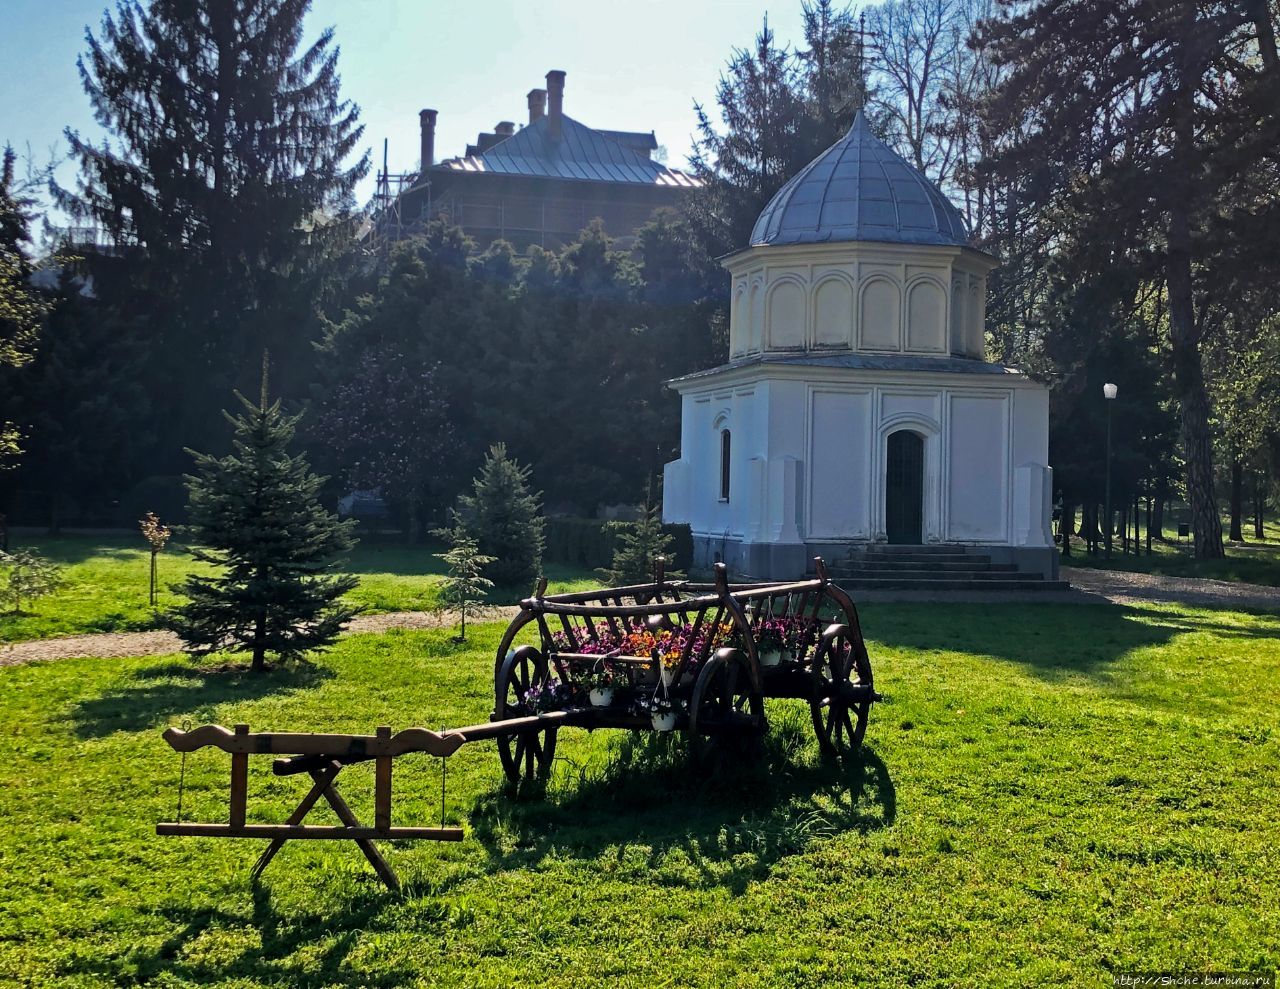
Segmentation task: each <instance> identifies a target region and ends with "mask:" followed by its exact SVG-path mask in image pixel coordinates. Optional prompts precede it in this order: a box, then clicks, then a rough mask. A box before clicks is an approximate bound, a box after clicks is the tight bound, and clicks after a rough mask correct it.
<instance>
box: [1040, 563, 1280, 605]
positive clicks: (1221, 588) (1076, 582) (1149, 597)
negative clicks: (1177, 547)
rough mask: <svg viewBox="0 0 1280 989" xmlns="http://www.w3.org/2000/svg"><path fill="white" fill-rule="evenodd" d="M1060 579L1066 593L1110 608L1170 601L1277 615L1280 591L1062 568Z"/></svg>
mask: <svg viewBox="0 0 1280 989" xmlns="http://www.w3.org/2000/svg"><path fill="white" fill-rule="evenodd" d="M1062 579H1063V580H1069V581H1071V586H1072V591H1069V592H1067V593H1078V594H1079V595H1080V597H1082V598H1089V599H1092V600H1105V601H1109V602H1111V603H1113V604H1141V603H1144V602H1151V601H1172V602H1176V603H1178V604H1189V605H1193V606H1195V605H1202V606H1204V607H1208V608H1261V609H1265V610H1267V611H1280V587H1269V586H1267V585H1266V584H1242V583H1239V582H1238V581H1232V580H1209V579H1207V578H1204V577H1162V576H1160V575H1158V574H1149V573H1125V572H1124V571H1120V570H1095V569H1093V568H1092V567H1063V568H1062Z"/></svg>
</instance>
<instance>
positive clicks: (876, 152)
mask: <svg viewBox="0 0 1280 989" xmlns="http://www.w3.org/2000/svg"><path fill="white" fill-rule="evenodd" d="M852 240H873V241H880V242H882V243H891V244H944V245H956V246H964V245H966V244H968V242H969V232H968V231H967V230H966V229H965V225H964V219H963V218H962V217H961V216H960V211H959V210H957V209H956V208H955V207H954V206H952V205H951V202H950V200H948V199H947V197H946V196H944V195H943V194H942V191H941V190H940V189H938V187H937V186H935V185H934V184H933V183H932V182H930V181H929V180H928V179H927V178H925V177H924V176H923V175H922V174H920V172H918V171H916V169H914V168H912V167H911V166H910V165H908V164H907V163H906V162H905V161H903V159H902V158H900V157H899V156H898V155H897V154H895V153H894V152H893V151H891V150H890V149H889V147H888V146H887V145H886V144H885V143H884V142H883V141H881V140H880V139H879V138H878V137H876V136H875V135H874V134H872V133H871V127H870V126H869V125H868V124H867V120H866V117H865V116H864V115H863V113H862V111H861V110H859V111H858V113H857V116H855V117H854V118H853V126H852V127H850V128H849V133H848V134H846V135H845V136H844V137H842V138H841V139H840V140H839V141H837V142H836V143H835V144H833V145H831V147H829V148H827V150H826V151H824V152H823V153H822V154H820V155H819V156H818V157H817V158H815V159H814V160H813V161H811V162H810V163H809V164H808V165H806V166H805V168H804V169H803V170H802V171H801V172H800V173H799V174H798V175H796V176H794V177H793V178H792V179H791V181H789V182H788V183H787V184H786V185H784V186H783V187H782V188H781V189H779V190H778V192H777V194H776V195H775V196H774V197H773V198H772V199H771V200H769V205H768V206H766V207H765V208H764V212H762V213H761V214H760V218H759V219H758V220H756V225H755V227H754V228H753V229H752V231H751V246H753V247H755V246H757V245H761V244H770V245H778V244H821V243H828V242H831V241H852Z"/></svg>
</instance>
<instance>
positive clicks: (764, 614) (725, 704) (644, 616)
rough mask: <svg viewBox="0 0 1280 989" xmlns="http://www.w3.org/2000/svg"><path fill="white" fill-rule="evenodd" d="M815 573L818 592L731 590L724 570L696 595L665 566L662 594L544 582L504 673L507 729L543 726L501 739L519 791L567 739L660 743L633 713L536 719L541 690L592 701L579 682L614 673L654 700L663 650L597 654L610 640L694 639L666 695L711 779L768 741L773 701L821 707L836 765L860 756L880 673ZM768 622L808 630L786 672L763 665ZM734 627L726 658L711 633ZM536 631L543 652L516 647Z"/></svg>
mask: <svg viewBox="0 0 1280 989" xmlns="http://www.w3.org/2000/svg"><path fill="white" fill-rule="evenodd" d="M814 569H815V572H816V576H815V577H813V578H811V579H808V580H801V581H793V582H789V583H752V584H730V583H729V581H728V576H727V570H726V568H725V566H724V564H717V565H716V567H715V573H714V581H713V582H712V583H697V582H693V581H684V580H680V581H669V580H667V579H666V578H665V575H664V573H663V571H662V567H661V564H659V567H658V568H657V572H656V573H655V575H654V580H653V582H652V583H648V584H637V585H633V586H629V587H615V588H606V589H603V590H598V591H586V592H581V593H573V594H557V595H551V596H548V595H546V593H545V591H546V581H545V580H543V581H540V582H539V586H538V588H537V591H536V592H535V593H534V595H533V597H530V598H527V599H526V600H524V601H522V602H520V613H519V614H518V615H517V616H516V617H515V619H514V620H513V621H512V622H511V624H510V625H509V626H508V628H507V631H506V634H505V635H504V636H503V638H502V641H501V643H500V645H499V646H498V653H497V657H496V660H495V664H494V710H493V720H494V722H495V724H496V725H501V724H509V723H510V721H511V719H533V720H532V721H530V722H529V724H530V727H529V728H526V729H524V730H518V731H503V732H501V733H499V734H497V735H495V736H494V737H496V738H498V752H499V755H500V757H501V759H502V765H503V769H504V770H505V772H506V774H507V776H508V778H509V779H511V780H512V781H513V782H515V781H519V780H522V779H530V778H534V777H538V776H545V775H546V774H548V773H549V772H550V769H551V764H552V760H553V759H554V756H555V746H556V736H557V733H558V731H559V729H560V728H562V727H567V726H576V727H581V728H588V729H596V728H622V729H631V730H650V729H652V727H653V725H652V723H651V719H650V718H648V717H646V716H645V715H644V714H643V713H637V711H636V710H635V709H634V707H631V708H628V707H627V706H626V705H625V704H622V705H614V706H610V707H593V706H589V705H587V704H584V703H582V702H581V700H579V701H578V702H577V703H570V704H567V705H566V706H564V707H563V708H562V709H560V710H557V711H551V712H542V713H539V712H537V711H535V710H533V705H532V704H531V703H530V701H529V698H530V697H531V696H533V695H534V694H537V693H538V692H539V691H537V690H533V688H539V689H543V688H546V687H547V685H549V684H553V683H556V684H561V685H567V687H568V691H567V692H568V693H571V694H576V695H577V696H578V697H579V698H580V697H581V694H582V691H581V690H575V689H574V685H575V681H576V680H578V679H580V677H581V673H582V671H583V669H584V668H587V667H590V666H591V665H592V664H595V663H598V662H600V661H601V660H602V659H603V660H607V661H608V662H609V663H611V664H614V665H615V666H618V667H621V668H623V669H626V670H627V671H628V672H627V680H628V684H627V686H628V687H629V688H630V689H629V690H624V691H623V694H624V695H627V694H629V695H630V696H631V697H635V696H636V695H637V694H638V693H643V692H644V691H646V690H647V691H649V692H651V693H652V692H653V691H654V690H655V689H656V688H655V684H656V683H657V682H660V681H662V680H663V678H662V674H661V666H660V664H661V661H660V658H659V656H658V655H657V652H656V650H655V651H653V652H651V653H650V654H649V655H627V654H625V653H624V652H622V651H621V650H616V651H611V652H609V653H607V654H604V655H602V654H601V653H600V652H598V651H592V650H591V646H592V645H595V644H598V642H599V640H600V639H601V637H602V635H603V634H605V632H606V630H608V633H610V634H611V637H612V638H614V639H616V638H617V637H620V636H625V635H626V634H627V633H628V632H632V631H641V630H650V631H661V630H672V629H681V630H683V634H682V636H681V637H680V638H681V644H680V646H679V655H678V658H677V659H676V660H675V662H674V666H672V667H671V668H669V669H668V670H667V673H668V677H667V679H669V681H670V682H669V683H664V688H663V689H664V691H665V693H666V694H667V695H668V696H669V697H670V698H671V699H672V700H673V701H674V702H675V705H676V707H677V708H678V710H679V714H678V718H677V727H678V728H679V729H680V730H683V731H684V732H686V733H687V735H688V738H689V744H690V747H691V749H692V752H693V755H694V757H695V759H696V760H697V761H698V762H699V763H702V764H704V765H709V764H711V763H713V762H714V761H715V760H716V757H717V756H719V755H721V754H722V753H723V752H724V751H725V750H726V749H733V748H738V747H740V745H741V743H742V742H744V741H749V740H751V739H754V738H758V737H759V736H760V735H762V734H763V733H764V731H765V727H766V723H765V716H764V699H765V698H774V697H790V698H797V699H799V700H803V701H806V702H807V703H808V704H809V708H810V713H811V715H812V720H813V726H814V732H815V734H816V735H817V738H818V742H819V744H820V745H821V747H822V749H823V751H824V752H826V753H839V752H842V751H845V750H849V749H854V748H857V747H858V746H859V745H860V744H861V743H862V737H863V735H864V733H865V732H866V727H867V719H868V716H869V713H870V709H871V705H872V704H873V703H874V702H875V701H876V700H878V699H879V695H878V694H877V693H876V691H875V685H874V681H873V677H872V671H871V661H870V658H869V657H868V655H867V649H866V643H865V642H864V640H863V637H862V628H861V625H860V623H859V621H858V613H857V609H856V608H855V607H854V604H853V601H852V600H851V599H850V598H849V596H848V595H847V594H846V593H845V592H844V591H843V590H841V589H840V588H839V587H838V586H836V585H835V584H834V583H832V581H831V579H830V577H829V576H828V574H827V569H826V567H825V565H824V564H823V561H822V560H821V558H818V559H815V561H814ZM770 619H785V620H787V621H789V622H790V623H791V624H792V625H793V626H799V628H800V629H801V636H800V643H799V646H798V647H797V648H796V649H795V651H794V653H793V654H791V655H789V656H788V657H787V658H786V659H785V660H784V661H783V662H781V663H779V664H778V665H776V666H765V665H764V664H763V663H762V662H761V656H760V650H759V645H758V641H757V640H758V632H759V629H760V627H761V623H762V622H765V621H767V620H770ZM724 623H728V624H730V625H731V626H732V630H733V633H734V634H733V635H732V639H733V641H734V644H733V645H732V646H728V647H721V648H717V647H716V645H715V641H716V640H715V636H714V635H712V634H707V630H708V629H715V628H717V627H718V626H720V625H722V624H724ZM529 625H534V626H535V627H536V629H537V632H538V639H539V643H538V645H536V646H533V645H525V646H520V647H515V645H514V644H515V642H516V640H517V638H518V637H519V636H520V633H521V632H522V631H523V630H524V629H525V628H526V627H527V626H529ZM531 690H532V691H533V693H532V694H531Z"/></svg>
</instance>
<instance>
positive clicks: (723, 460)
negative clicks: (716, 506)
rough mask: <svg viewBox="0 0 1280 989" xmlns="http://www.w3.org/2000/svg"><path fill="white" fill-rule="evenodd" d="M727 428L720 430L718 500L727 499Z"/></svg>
mask: <svg viewBox="0 0 1280 989" xmlns="http://www.w3.org/2000/svg"><path fill="white" fill-rule="evenodd" d="M729 445H730V439H729V430H727V429H722V430H720V500H721V501H728V500H729Z"/></svg>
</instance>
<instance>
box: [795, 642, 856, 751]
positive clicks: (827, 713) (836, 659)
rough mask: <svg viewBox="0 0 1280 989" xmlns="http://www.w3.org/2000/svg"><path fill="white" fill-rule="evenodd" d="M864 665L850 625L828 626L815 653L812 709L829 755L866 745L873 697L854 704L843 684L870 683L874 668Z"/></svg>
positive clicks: (823, 746)
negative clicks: (845, 691) (843, 688)
mask: <svg viewBox="0 0 1280 989" xmlns="http://www.w3.org/2000/svg"><path fill="white" fill-rule="evenodd" d="M864 665H865V663H864V661H861V660H860V658H859V651H858V650H857V649H855V648H854V643H853V640H852V638H851V637H850V635H849V628H848V626H846V625H831V626H828V628H827V630H826V631H825V632H823V633H822V638H820V639H819V640H818V644H817V646H816V647H815V648H814V652H813V666H812V674H811V675H812V676H813V696H812V697H811V698H810V700H809V710H810V713H812V715H813V730H814V732H815V733H816V734H817V736H818V744H819V745H820V746H821V747H822V751H823V752H825V753H827V754H829V755H839V754H842V753H844V752H850V751H852V750H854V749H856V748H857V747H858V746H860V745H861V744H862V736H863V735H864V734H865V733H866V730H867V715H868V714H869V713H870V711H871V699H870V697H868V699H867V700H859V701H855V702H853V703H850V702H849V701H848V700H847V699H845V698H844V697H843V696H842V685H844V684H860V683H861V684H868V685H869V684H870V683H871V671H870V667H869V666H868V667H867V668H866V669H865V671H864V670H863V669H862V667H863V666H864Z"/></svg>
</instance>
